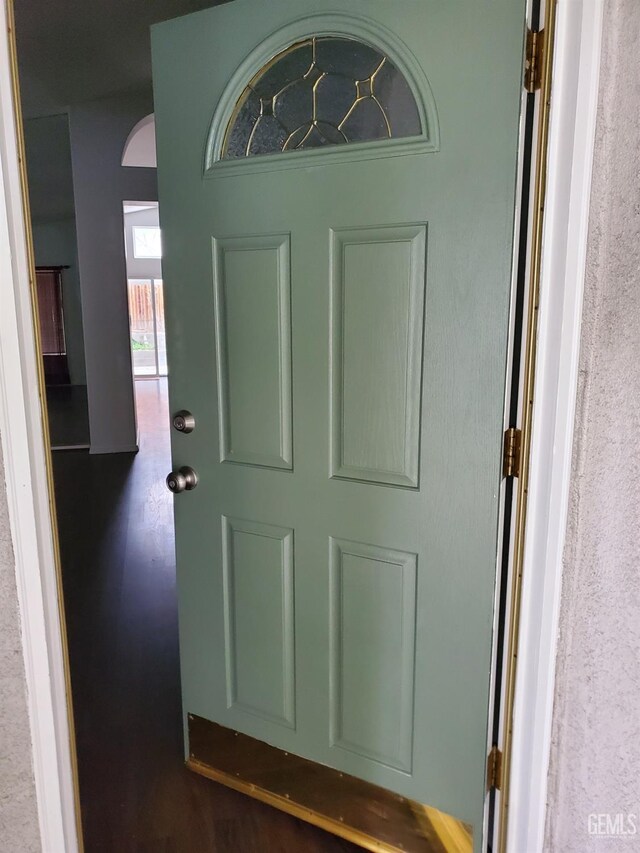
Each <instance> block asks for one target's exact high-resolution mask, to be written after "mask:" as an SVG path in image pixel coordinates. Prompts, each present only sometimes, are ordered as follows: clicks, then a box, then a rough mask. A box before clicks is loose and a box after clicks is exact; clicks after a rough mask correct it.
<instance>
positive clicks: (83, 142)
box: [69, 93, 158, 453]
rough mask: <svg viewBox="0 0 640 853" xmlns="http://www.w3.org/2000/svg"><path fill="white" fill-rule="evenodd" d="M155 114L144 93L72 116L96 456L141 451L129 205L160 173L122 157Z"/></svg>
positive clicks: (145, 196) (152, 190)
mask: <svg viewBox="0 0 640 853" xmlns="http://www.w3.org/2000/svg"><path fill="white" fill-rule="evenodd" d="M152 109H153V104H152V100H151V98H150V97H149V95H148V94H147V93H143V94H140V95H135V94H126V95H119V96H114V97H112V98H104V99H101V100H96V101H89V102H86V103H82V104H77V105H73V106H71V108H70V110H69V126H70V129H71V162H72V168H73V184H74V191H75V213H76V226H77V233H78V266H79V270H80V289H81V293H82V319H83V326H84V341H85V360H86V369H87V391H88V401H89V426H90V432H91V452H92V453H117V452H127V451H132V450H135V449H136V448H137V431H136V417H135V407H134V399H133V374H132V369H131V347H130V335H129V311H128V305H127V275H126V269H125V251H124V226H123V218H122V216H123V213H122V202H123V201H125V200H130V199H134V200H144V201H155V200H157V198H158V196H157V189H156V170H155V169H149V168H146V169H143V168H131V167H123V166H122V165H121V159H122V152H123V149H124V145H125V142H126V140H127V137H128V135H129V132H130V131H131V129H132V127H133V126H134V125H135V124H136V122H137V121H139V120H140V118H142V117H143V116H145V115H148V114H149V113H150V112H151V111H152Z"/></svg>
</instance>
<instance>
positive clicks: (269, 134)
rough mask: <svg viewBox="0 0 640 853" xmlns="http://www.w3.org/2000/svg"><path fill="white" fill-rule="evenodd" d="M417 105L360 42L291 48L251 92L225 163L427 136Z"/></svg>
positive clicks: (240, 108)
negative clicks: (323, 148)
mask: <svg viewBox="0 0 640 853" xmlns="http://www.w3.org/2000/svg"><path fill="white" fill-rule="evenodd" d="M422 130H423V128H422V127H421V122H420V115H419V112H418V107H417V104H416V100H415V97H414V95H413V92H412V91H411V88H410V87H409V84H408V83H407V81H406V79H405V77H404V75H403V74H402V73H401V72H400V71H399V70H398V68H397V67H396V66H395V65H394V64H393V62H392V61H391V60H390V59H389V57H388V56H385V55H384V54H383V53H381V52H380V51H379V50H376V49H375V48H373V47H371V46H370V45H368V44H364V43H363V42H361V41H358V40H356V39H353V38H340V37H337V36H314V37H312V38H308V39H305V40H304V41H299V42H297V43H296V44H293V45H291V46H290V47H289V48H287V49H286V50H284V51H282V52H281V53H279V54H278V55H277V56H275V57H274V58H273V59H272V60H271V61H270V62H269V63H267V65H265V66H264V67H263V68H262V69H261V70H260V71H259V72H258V73H257V74H256V75H255V76H254V77H253V79H252V80H251V81H250V83H249V84H248V85H247V86H246V88H245V89H244V91H243V92H242V95H241V96H240V98H239V99H238V103H237V104H236V107H235V109H234V111H233V114H232V116H231V119H230V121H229V124H228V127H227V131H226V134H225V138H224V144H223V148H222V158H223V159H237V158H241V157H252V156H254V155H259V154H274V153H276V152H282V151H298V150H303V149H309V148H319V147H321V146H326V145H343V144H345V143H349V142H368V141H373V140H383V139H395V138H398V137H408V136H418V135H420V134H421V133H422Z"/></svg>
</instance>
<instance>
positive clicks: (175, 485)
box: [167, 465, 198, 495]
mask: <svg viewBox="0 0 640 853" xmlns="http://www.w3.org/2000/svg"><path fill="white" fill-rule="evenodd" d="M197 485H198V475H197V474H196V472H195V471H194V470H193V468H189V466H188V465H184V466H183V467H182V468H179V469H178V470H177V471H172V472H171V473H170V474H169V475H168V476H167V488H168V489H169V491H170V492H173V494H174V495H178V494H180V492H190V491H191V489H195V487H196V486H197Z"/></svg>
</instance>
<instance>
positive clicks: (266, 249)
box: [213, 234, 292, 468]
mask: <svg viewBox="0 0 640 853" xmlns="http://www.w3.org/2000/svg"><path fill="white" fill-rule="evenodd" d="M213 244H214V248H213V251H214V259H215V275H214V281H215V295H216V308H215V314H216V339H217V342H218V350H217V356H218V406H219V410H220V461H221V462H241V463H244V464H247V465H264V466H266V467H269V468H291V467H292V450H291V328H290V326H291V304H290V282H289V255H290V253H289V235H288V234H287V235H282V236H273V237H272V236H266V237H244V238H243V237H237V238H235V239H226V240H218V239H215V238H214V241H213ZM256 282H260V284H259V287H256V286H255V283H256ZM256 353H259V357H256Z"/></svg>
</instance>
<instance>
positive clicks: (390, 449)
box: [330, 225, 426, 488]
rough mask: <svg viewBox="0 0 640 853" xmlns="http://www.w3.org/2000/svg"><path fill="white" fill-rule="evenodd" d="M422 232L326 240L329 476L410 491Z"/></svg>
mask: <svg viewBox="0 0 640 853" xmlns="http://www.w3.org/2000/svg"><path fill="white" fill-rule="evenodd" d="M425 242H426V241H425V226H420V225H419V226H405V227H385V228H369V229H364V230H354V231H337V232H333V233H332V246H331V250H332V255H333V264H332V270H331V301H332V309H331V320H332V323H331V331H330V335H331V358H332V385H331V410H332V435H331V445H332V446H331V457H332V463H333V467H332V476H334V477H349V478H352V479H355V480H364V481H367V482H370V483H387V484H390V485H397V486H410V487H414V488H415V487H417V485H418V447H419V442H420V437H419V436H420V387H421V381H420V380H421V373H422V331H423V316H424V288H425Z"/></svg>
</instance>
